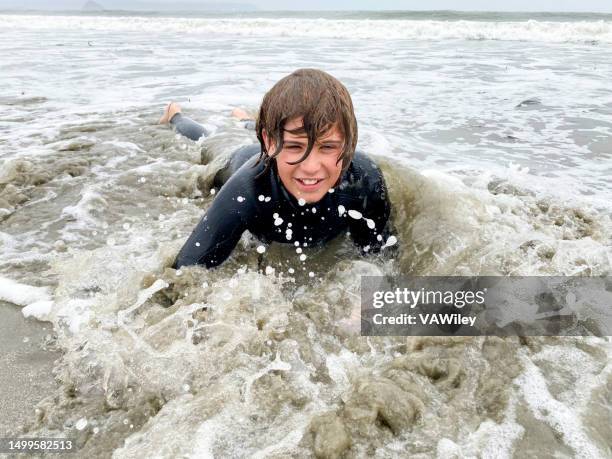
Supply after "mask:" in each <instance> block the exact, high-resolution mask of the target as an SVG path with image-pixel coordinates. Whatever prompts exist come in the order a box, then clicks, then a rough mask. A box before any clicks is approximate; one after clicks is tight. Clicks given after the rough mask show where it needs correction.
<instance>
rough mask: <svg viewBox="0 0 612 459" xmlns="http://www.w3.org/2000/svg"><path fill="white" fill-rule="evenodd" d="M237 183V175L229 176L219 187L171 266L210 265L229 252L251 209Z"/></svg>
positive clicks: (215, 264)
mask: <svg viewBox="0 0 612 459" xmlns="http://www.w3.org/2000/svg"><path fill="white" fill-rule="evenodd" d="M237 175H239V174H237ZM236 179H238V180H236ZM239 185H240V180H239V177H238V176H233V177H232V178H231V179H230V180H229V181H228V182H227V183H226V184H225V185H224V186H223V188H221V191H220V192H219V194H218V195H217V197H216V198H215V200H214V201H213V203H212V204H211V206H210V208H209V209H208V211H207V212H206V214H205V215H204V217H202V219H201V220H200V222H199V223H198V225H197V226H196V228H195V229H194V230H193V233H191V236H189V239H187V242H185V245H184V246H183V248H182V249H181V251H180V252H179V254H178V256H177V258H176V261H175V262H174V268H175V269H178V268H180V267H181V266H190V265H204V266H206V267H207V268H212V267H214V266H218V265H220V264H221V263H223V262H224V261H225V260H226V259H227V258H228V257H229V256H230V254H231V253H232V250H234V247H236V244H237V243H238V241H239V240H240V236H241V235H242V233H243V232H244V231H245V230H246V229H247V224H248V221H249V219H250V218H252V214H253V213H254V212H255V211H254V209H253V205H252V203H250V202H249V200H248V198H245V193H244V191H243V190H242V188H241V187H240V186H239Z"/></svg>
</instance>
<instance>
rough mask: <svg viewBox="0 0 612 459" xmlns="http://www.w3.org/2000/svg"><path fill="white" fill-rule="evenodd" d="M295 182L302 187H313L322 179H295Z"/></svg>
mask: <svg viewBox="0 0 612 459" xmlns="http://www.w3.org/2000/svg"><path fill="white" fill-rule="evenodd" d="M295 180H296V181H297V182H298V183H299V184H301V185H303V186H314V185H318V184H319V183H321V182H322V181H323V179H316V178H314V179H306V178H301V179H300V178H296V179H295Z"/></svg>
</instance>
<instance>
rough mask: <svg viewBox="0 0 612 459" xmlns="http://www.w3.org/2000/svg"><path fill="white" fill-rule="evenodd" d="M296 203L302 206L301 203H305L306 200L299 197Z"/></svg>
mask: <svg viewBox="0 0 612 459" xmlns="http://www.w3.org/2000/svg"><path fill="white" fill-rule="evenodd" d="M298 204H299V205H300V206H303V205H305V204H306V200H305V199H304V198H300V199H298Z"/></svg>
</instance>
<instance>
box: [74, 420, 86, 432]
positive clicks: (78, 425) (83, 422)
mask: <svg viewBox="0 0 612 459" xmlns="http://www.w3.org/2000/svg"><path fill="white" fill-rule="evenodd" d="M74 426H75V427H76V429H77V430H83V429H84V428H85V427H87V419H85V418H81V419H79V420H78V421H77V422H76V424H75V425H74Z"/></svg>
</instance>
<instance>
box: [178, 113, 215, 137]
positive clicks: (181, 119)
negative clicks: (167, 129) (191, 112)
mask: <svg viewBox="0 0 612 459" xmlns="http://www.w3.org/2000/svg"><path fill="white" fill-rule="evenodd" d="M170 125H171V126H172V127H173V128H174V130H175V131H176V132H178V133H179V134H181V135H184V136H185V137H187V138H189V139H191V140H199V139H200V137H206V136H207V135H208V131H207V130H206V129H205V128H204V126H202V125H201V124H199V123H196V122H195V121H194V120H192V119H191V118H187V117H186V116H184V115H183V114H182V113H180V112H179V113H177V114H176V115H174V116H173V117H172V118H171V119H170Z"/></svg>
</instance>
